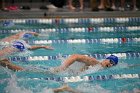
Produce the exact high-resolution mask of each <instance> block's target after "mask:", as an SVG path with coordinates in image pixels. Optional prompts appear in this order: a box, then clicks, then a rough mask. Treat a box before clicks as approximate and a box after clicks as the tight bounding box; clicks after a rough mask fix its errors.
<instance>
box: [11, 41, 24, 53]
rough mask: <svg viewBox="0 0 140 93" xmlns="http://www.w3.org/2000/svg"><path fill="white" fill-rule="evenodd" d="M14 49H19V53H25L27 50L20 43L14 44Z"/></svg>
mask: <svg viewBox="0 0 140 93" xmlns="http://www.w3.org/2000/svg"><path fill="white" fill-rule="evenodd" d="M13 47H14V48H16V49H18V50H19V51H24V50H25V46H24V44H23V43H21V42H19V41H16V42H14V43H13Z"/></svg>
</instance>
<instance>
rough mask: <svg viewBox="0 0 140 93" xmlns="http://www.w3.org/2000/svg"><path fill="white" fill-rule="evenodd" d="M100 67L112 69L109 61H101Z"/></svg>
mask: <svg viewBox="0 0 140 93" xmlns="http://www.w3.org/2000/svg"><path fill="white" fill-rule="evenodd" d="M102 65H103V66H104V67H112V66H113V64H112V62H111V61H110V60H109V59H105V60H103V61H102Z"/></svg>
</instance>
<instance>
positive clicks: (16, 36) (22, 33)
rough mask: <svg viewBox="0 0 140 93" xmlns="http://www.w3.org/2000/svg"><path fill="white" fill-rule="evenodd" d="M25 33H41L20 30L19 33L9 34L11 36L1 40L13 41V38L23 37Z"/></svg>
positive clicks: (36, 34)
mask: <svg viewBox="0 0 140 93" xmlns="http://www.w3.org/2000/svg"><path fill="white" fill-rule="evenodd" d="M24 34H32V35H34V36H38V35H39V34H38V33H36V32H19V33H17V34H15V35H12V36H9V37H6V38H4V39H2V40H1V41H2V42H11V41H13V40H17V39H21V38H22V37H23V35H24Z"/></svg>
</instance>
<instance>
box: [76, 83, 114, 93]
mask: <svg viewBox="0 0 140 93" xmlns="http://www.w3.org/2000/svg"><path fill="white" fill-rule="evenodd" d="M77 90H79V91H81V92H82V93H111V91H109V90H107V89H104V88H102V87H101V86H100V85H97V84H95V85H91V84H89V83H82V84H80V85H78V87H77Z"/></svg>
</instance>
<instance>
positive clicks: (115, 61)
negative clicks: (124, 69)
mask: <svg viewBox="0 0 140 93" xmlns="http://www.w3.org/2000/svg"><path fill="white" fill-rule="evenodd" d="M106 59H109V60H111V61H112V62H114V65H117V64H118V57H117V56H115V55H110V56H109V57H107V58H106Z"/></svg>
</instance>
